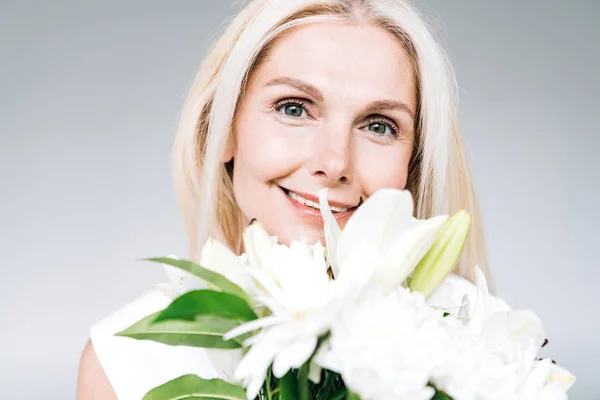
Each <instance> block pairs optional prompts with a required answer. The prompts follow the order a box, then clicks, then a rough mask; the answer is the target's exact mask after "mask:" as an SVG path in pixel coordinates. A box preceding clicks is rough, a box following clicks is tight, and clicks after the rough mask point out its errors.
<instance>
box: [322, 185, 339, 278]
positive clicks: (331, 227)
mask: <svg viewBox="0 0 600 400" xmlns="http://www.w3.org/2000/svg"><path fill="white" fill-rule="evenodd" d="M319 208H320V209H321V216H322V217H323V224H324V225H325V245H326V247H327V260H328V261H329V265H331V270H332V271H333V276H337V274H338V273H339V266H338V260H337V243H338V240H339V238H340V235H341V233H342V231H341V229H340V226H339V225H338V223H337V221H336V220H335V218H334V217H333V214H332V213H331V209H330V208H329V203H328V202H327V188H325V189H321V190H320V191H319Z"/></svg>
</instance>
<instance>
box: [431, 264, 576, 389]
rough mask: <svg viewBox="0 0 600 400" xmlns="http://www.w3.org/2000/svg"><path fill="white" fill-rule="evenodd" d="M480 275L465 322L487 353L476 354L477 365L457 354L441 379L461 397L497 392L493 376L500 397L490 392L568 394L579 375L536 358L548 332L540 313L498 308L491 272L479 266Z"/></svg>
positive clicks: (438, 382)
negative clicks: (488, 275) (488, 278)
mask: <svg viewBox="0 0 600 400" xmlns="http://www.w3.org/2000/svg"><path fill="white" fill-rule="evenodd" d="M475 277H476V286H477V288H476V290H477V294H476V298H475V303H474V307H473V310H472V313H471V316H470V318H469V319H467V320H466V321H467V322H466V326H465V328H466V332H467V333H468V335H469V336H470V337H472V338H473V339H474V340H475V343H480V344H482V345H483V349H484V351H485V353H481V355H480V356H477V357H475V358H474V359H473V360H479V361H476V362H475V363H473V364H472V365H471V366H468V364H469V362H468V359H467V358H466V357H462V359H457V360H458V361H457V362H455V367H454V368H451V369H449V370H448V371H446V373H447V374H446V375H444V376H438V377H436V379H435V380H434V381H435V383H436V385H437V386H438V387H439V388H440V389H443V390H445V391H446V392H447V393H448V394H449V395H451V396H453V397H455V398H470V397H469V396H475V397H477V394H478V393H479V394H483V393H486V392H487V393H488V394H489V395H490V396H492V394H491V388H492V385H491V383H490V382H492V381H493V380H495V381H496V382H497V385H496V387H497V388H498V392H497V397H490V398H501V399H505V398H514V399H520V400H525V399H540V398H542V399H548V400H549V399H562V398H566V397H565V395H564V393H565V392H566V391H567V390H568V389H569V388H570V387H571V385H572V384H573V382H574V380H575V377H574V376H573V375H572V374H570V373H569V372H568V371H567V370H565V369H564V368H561V367H558V366H556V365H553V364H552V363H551V361H550V360H549V359H542V360H539V359H536V356H537V353H538V351H539V349H540V348H541V347H542V344H543V342H544V338H545V333H544V328H543V325H542V322H541V321H540V319H539V318H538V317H537V316H536V315H535V314H534V313H533V312H532V311H529V310H515V311H513V310H511V311H494V310H493V305H492V297H491V295H490V294H489V290H488V286H487V281H486V278H485V275H484V274H483V272H482V271H481V269H480V268H479V267H476V269H475ZM456 348H458V346H457V347H456ZM485 360H489V361H488V362H487V364H481V363H482V362H484V361H485ZM482 365H488V367H489V369H488V367H482ZM494 365H495V366H494ZM494 371H496V372H494ZM501 375H504V376H505V377H504V378H501ZM496 377H497V378H498V379H496ZM490 378H491V379H490ZM480 385H483V386H480ZM475 397H473V398H475Z"/></svg>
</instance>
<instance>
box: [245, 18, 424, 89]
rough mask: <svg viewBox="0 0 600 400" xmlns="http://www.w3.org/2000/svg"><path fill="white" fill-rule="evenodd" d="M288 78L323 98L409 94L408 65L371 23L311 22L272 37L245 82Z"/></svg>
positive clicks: (403, 54) (391, 37)
mask: <svg viewBox="0 0 600 400" xmlns="http://www.w3.org/2000/svg"><path fill="white" fill-rule="evenodd" d="M278 76H290V77H294V78H296V79H300V80H303V81H306V82H307V83H310V84H312V85H314V86H316V87H318V88H319V89H320V90H321V91H323V93H324V94H325V96H327V95H335V96H343V95H348V96H350V97H352V96H359V97H360V98H361V99H363V100H364V101H371V100H377V99H379V98H381V97H387V98H399V97H403V99H404V100H407V99H406V97H407V96H409V97H410V96H411V93H412V95H414V81H413V80H414V79H413V76H414V74H413V68H412V63H411V61H410V59H409V57H408V56H407V54H406V51H405V49H404V47H403V46H402V44H401V42H400V41H399V40H398V38H396V37H395V36H394V35H392V34H391V33H389V32H388V31H386V30H384V29H382V28H380V27H377V26H373V25H354V24H342V23H335V22H331V23H314V24H310V25H304V26H299V27H296V28H293V29H291V30H289V31H287V32H286V33H285V34H283V35H282V36H281V37H279V38H278V39H276V41H275V43H274V44H273V46H272V48H271V49H270V51H269V53H268V54H267V56H266V57H265V59H264V60H263V61H262V63H261V64H260V65H259V66H258V68H257V69H256V70H255V71H254V73H253V74H252V77H251V81H250V84H252V85H257V86H260V85H264V84H265V83H266V82H268V81H269V80H270V79H273V78H275V77H278Z"/></svg>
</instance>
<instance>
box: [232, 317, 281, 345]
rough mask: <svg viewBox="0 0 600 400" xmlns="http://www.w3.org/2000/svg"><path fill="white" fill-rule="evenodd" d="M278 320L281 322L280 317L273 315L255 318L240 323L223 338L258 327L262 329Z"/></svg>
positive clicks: (236, 335) (234, 336) (233, 336)
mask: <svg viewBox="0 0 600 400" xmlns="http://www.w3.org/2000/svg"><path fill="white" fill-rule="evenodd" d="M277 322H279V319H278V318H276V317H273V316H269V317H264V318H259V319H255V320H253V321H249V322H246V323H244V324H241V325H238V326H236V327H235V328H233V329H232V330H230V331H229V332H227V333H225V334H224V335H223V340H230V339H233V338H236V337H238V336H240V335H243V334H245V333H248V332H252V331H255V330H257V329H262V328H266V327H268V326H272V325H275V324H276V323H277Z"/></svg>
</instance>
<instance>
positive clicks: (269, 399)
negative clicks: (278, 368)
mask: <svg viewBox="0 0 600 400" xmlns="http://www.w3.org/2000/svg"><path fill="white" fill-rule="evenodd" d="M272 399H273V396H272V393H271V368H269V369H268V370H267V400H272Z"/></svg>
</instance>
